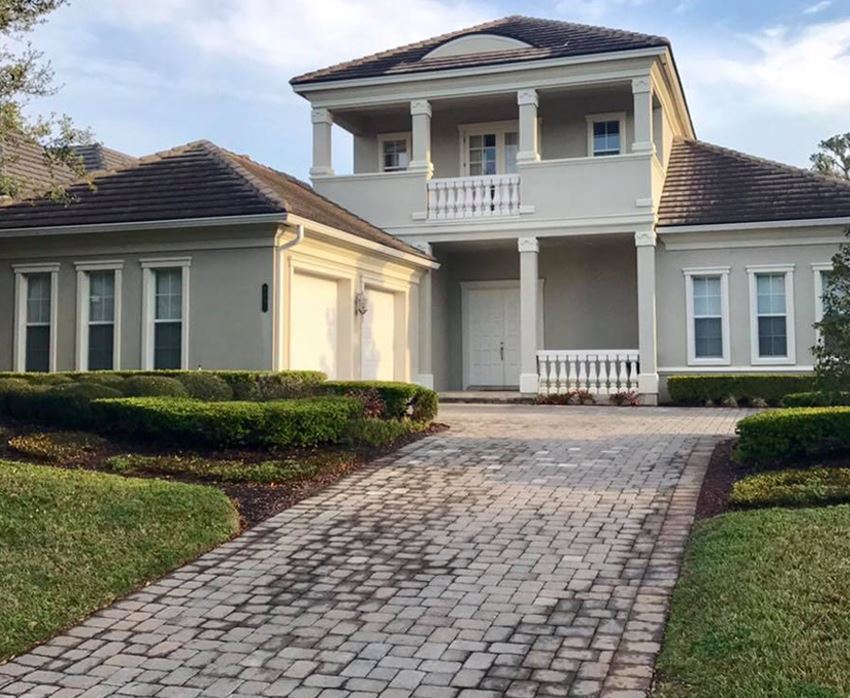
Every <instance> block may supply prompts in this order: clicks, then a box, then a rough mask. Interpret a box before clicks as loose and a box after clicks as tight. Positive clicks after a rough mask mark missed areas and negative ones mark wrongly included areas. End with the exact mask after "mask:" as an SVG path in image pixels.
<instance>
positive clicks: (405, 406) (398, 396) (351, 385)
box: [320, 381, 438, 422]
mask: <svg viewBox="0 0 850 698" xmlns="http://www.w3.org/2000/svg"><path fill="white" fill-rule="evenodd" d="M364 390H374V391H376V392H377V394H378V395H379V396H380V399H381V400H382V401H383V402H384V405H385V410H384V413H383V414H382V415H381V416H382V417H384V418H385V419H403V418H405V417H409V418H410V419H412V420H413V421H415V422H430V421H432V420H433V419H434V418H435V417H436V416H437V409H438V398H437V393H435V392H434V391H433V390H429V389H428V388H423V387H422V386H419V385H416V384H414V383H400V382H392V381H327V382H325V383H322V384H321V386H320V391H321V392H326V393H331V394H334V395H357V394H358V393H362V392H363V391H364Z"/></svg>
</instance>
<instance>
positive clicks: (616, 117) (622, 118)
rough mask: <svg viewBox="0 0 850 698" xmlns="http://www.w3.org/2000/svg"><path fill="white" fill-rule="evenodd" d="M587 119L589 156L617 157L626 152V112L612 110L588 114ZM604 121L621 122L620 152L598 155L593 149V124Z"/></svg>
mask: <svg viewBox="0 0 850 698" xmlns="http://www.w3.org/2000/svg"><path fill="white" fill-rule="evenodd" d="M585 119H586V121H587V156H588V157H591V158H615V157H617V156H618V155H624V154H625V153H626V112H624V111H612V112H608V113H605V114H588V115H587V116H585ZM603 121H619V122H620V152H619V153H616V154H610V155H597V154H596V153H595V152H594V150H593V125H594V124H598V123H600V122H603Z"/></svg>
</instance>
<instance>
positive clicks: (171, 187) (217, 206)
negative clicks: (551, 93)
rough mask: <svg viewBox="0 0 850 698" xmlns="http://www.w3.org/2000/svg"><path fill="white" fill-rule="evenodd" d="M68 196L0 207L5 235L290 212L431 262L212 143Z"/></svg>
mask: <svg viewBox="0 0 850 698" xmlns="http://www.w3.org/2000/svg"><path fill="white" fill-rule="evenodd" d="M66 193H67V195H68V196H67V198H68V199H69V201H67V202H62V201H52V200H50V199H48V198H41V199H33V200H30V201H23V202H20V203H16V204H12V205H10V206H5V207H2V208H0V231H2V230H10V229H20V228H31V229H37V228H49V227H64V226H76V225H101V224H110V223H113V224H118V223H142V222H151V223H153V222H156V221H176V220H188V219H215V218H223V217H229V216H250V215H262V214H280V215H281V217H283V216H284V215H285V214H287V213H291V214H293V215H296V216H300V217H302V218H306V219H309V220H311V221H315V222H316V223H320V224H323V225H327V226H330V227H333V228H336V229H338V230H342V231H344V232H347V233H351V234H352V235H356V236H358V237H361V238H363V239H366V240H370V241H371V242H377V243H380V244H382V245H386V246H387V247H391V248H393V249H396V250H399V251H402V252H406V253H409V254H414V255H416V256H419V257H423V258H425V259H430V257H429V256H428V255H426V254H424V253H423V252H422V251H421V250H419V249H417V248H415V247H413V246H411V245H408V244H407V243H404V242H402V241H401V240H399V239H398V238H396V237H393V236H392V235H390V234H389V233H387V232H385V231H383V230H381V229H380V228H376V227H375V226H374V225H372V224H371V223H369V222H367V221H365V220H363V219H362V218H359V217H358V216H356V215H354V214H353V213H351V212H350V211H348V210H346V209H344V208H342V207H340V206H338V205H337V204H335V203H333V202H331V201H330V200H328V199H326V198H325V197H323V196H321V195H320V194H318V193H316V191H314V190H313V188H312V187H310V185H308V184H306V183H304V182H302V181H300V180H298V179H296V178H294V177H290V176H289V175H287V174H284V173H282V172H278V171H277V170H273V169H271V168H269V167H266V166H264V165H260V164H259V163H256V162H254V161H253V160H251V159H250V158H248V157H246V156H244V155H237V154H235V153H231V152H230V151H228V150H225V149H224V148H219V147H218V146H217V145H215V144H213V143H210V142H209V141H195V142H193V143H188V144H186V145H183V146H179V147H177V148H173V149H172V150H167V151H164V152H161V153H156V154H155V155H151V156H147V157H144V158H140V159H138V160H136V161H135V163H134V164H131V165H129V166H125V167H122V168H120V169H117V170H112V171H103V172H96V173H95V174H94V177H93V181H92V185H91V186H90V185H89V184H88V183H87V182H78V183H75V184H72V185H71V186H69V187H67V188H66Z"/></svg>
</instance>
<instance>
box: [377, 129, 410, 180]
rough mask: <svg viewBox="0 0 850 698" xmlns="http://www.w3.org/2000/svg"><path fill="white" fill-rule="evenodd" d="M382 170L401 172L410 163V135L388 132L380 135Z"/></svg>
mask: <svg viewBox="0 0 850 698" xmlns="http://www.w3.org/2000/svg"><path fill="white" fill-rule="evenodd" d="M378 145H379V151H380V158H381V163H380V165H381V171H382V172H401V171H402V170H406V169H407V166H408V165H409V164H410V136H409V135H408V134H406V133H387V134H382V135H381V136H379V137H378Z"/></svg>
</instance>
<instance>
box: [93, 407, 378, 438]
mask: <svg viewBox="0 0 850 698" xmlns="http://www.w3.org/2000/svg"><path fill="white" fill-rule="evenodd" d="M92 405H93V407H94V409H95V411H96V413H97V414H99V416H100V418H101V419H100V423H101V424H102V425H109V426H111V428H113V429H114V430H116V431H119V432H122V433H124V434H126V435H128V436H132V437H134V438H150V439H155V440H157V441H162V442H167V443H180V444H184V443H192V444H196V445H202V446H209V447H213V448H221V447H230V446H251V447H269V446H276V447H288V446H313V445H316V444H322V443H339V442H341V441H343V440H344V439H345V438H346V437H347V436H348V433H349V431H350V428H351V423H352V422H353V421H354V420H355V419H357V418H358V417H360V416H361V414H362V410H363V408H362V405H361V404H360V403H359V402H358V401H357V400H353V399H348V398H332V397H325V398H315V399H303V400H276V401H269V402H201V401H198V400H189V399H173V398H169V399H163V398H123V399H113V400H96V401H95V402H93V403H92Z"/></svg>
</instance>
